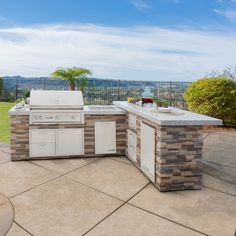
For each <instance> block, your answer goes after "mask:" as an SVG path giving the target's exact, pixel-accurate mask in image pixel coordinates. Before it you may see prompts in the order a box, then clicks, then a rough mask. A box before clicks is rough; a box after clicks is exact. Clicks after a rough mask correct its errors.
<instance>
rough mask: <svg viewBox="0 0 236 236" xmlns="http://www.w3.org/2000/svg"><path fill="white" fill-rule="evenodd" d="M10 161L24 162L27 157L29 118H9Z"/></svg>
mask: <svg viewBox="0 0 236 236" xmlns="http://www.w3.org/2000/svg"><path fill="white" fill-rule="evenodd" d="M10 131H11V144H10V149H11V160H13V161H15V160H25V159H27V158H28V157H29V116H28V115H20V116H15V115H14V116H11V121H10Z"/></svg>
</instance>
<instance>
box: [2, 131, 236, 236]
mask: <svg viewBox="0 0 236 236" xmlns="http://www.w3.org/2000/svg"><path fill="white" fill-rule="evenodd" d="M235 143H236V132H206V133H205V134H204V161H203V163H204V171H205V172H206V173H207V174H206V173H205V174H204V178H203V186H204V187H203V189H202V190H195V191H179V192H166V193H161V192H159V191H158V190H157V189H156V188H155V187H154V186H153V185H152V184H151V183H150V182H149V180H148V179H147V178H146V177H145V176H144V175H143V174H142V173H140V171H139V170H138V169H136V167H134V166H133V164H132V163H131V162H130V161H129V160H128V159H126V158H125V157H117V158H91V159H70V160H45V161H43V160H40V161H28V162H10V156H9V148H8V146H7V145H2V146H0V192H1V193H2V194H0V235H5V234H6V235H7V236H18V235H19V236H21V235H22V236H27V235H43V236H45V235H50V236H51V235H94V236H95V235H96V236H97V235H98V236H100V235H101V236H106V235H107V236H111V235H118V236H122V235H124V236H126V235H135V236H136V235H145V236H148V235H150V236H152V235H181V236H183V235H188V236H189V235H224V236H226V235H230V236H232V235H234V233H235V229H236V181H235V176H236V175H235V171H236V147H235ZM9 228H10V230H9ZM8 230H9V231H8Z"/></svg>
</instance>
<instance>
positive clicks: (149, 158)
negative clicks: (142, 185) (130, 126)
mask: <svg viewBox="0 0 236 236" xmlns="http://www.w3.org/2000/svg"><path fill="white" fill-rule="evenodd" d="M141 169H142V171H143V172H144V173H145V174H146V175H147V176H148V177H149V178H150V180H151V181H152V182H155V128H153V127H151V126H149V125H147V124H145V123H143V122H142V123H141Z"/></svg>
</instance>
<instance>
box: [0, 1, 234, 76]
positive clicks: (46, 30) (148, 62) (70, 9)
mask: <svg viewBox="0 0 236 236" xmlns="http://www.w3.org/2000/svg"><path fill="white" fill-rule="evenodd" d="M73 66H77V67H85V68H88V69H90V70H91V71H92V72H93V77H97V78H107V79H126V80H156V81H157V80H158V81H194V80H197V79H199V78H201V77H203V76H205V75H206V73H208V72H211V71H213V70H217V71H221V70H223V69H225V68H227V67H234V66H236V0H83V1H82V0H50V1H49V0H22V1H19V0H0V75H1V76H7V75H10V76H13V75H21V76H26V77H31V76H48V75H49V74H50V73H52V72H53V71H54V70H55V69H56V68H58V67H73Z"/></svg>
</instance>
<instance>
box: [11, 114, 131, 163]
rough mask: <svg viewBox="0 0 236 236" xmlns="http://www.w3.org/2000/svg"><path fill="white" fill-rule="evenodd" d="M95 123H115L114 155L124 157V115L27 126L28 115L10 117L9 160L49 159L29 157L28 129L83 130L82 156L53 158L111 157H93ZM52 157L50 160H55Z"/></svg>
mask: <svg viewBox="0 0 236 236" xmlns="http://www.w3.org/2000/svg"><path fill="white" fill-rule="evenodd" d="M95 121H116V145H117V152H116V154H114V155H116V156H117V155H125V140H126V128H127V125H126V115H125V114H124V115H85V122H84V124H29V116H28V115H18V116H17V115H11V145H10V149H11V160H12V161H20V160H35V159H49V157H37V158H30V157H29V129H65V128H84V153H85V154H84V155H82V156H74V155H73V156H57V157H55V158H57V159H60V158H78V157H81V158H82V157H86V158H88V157H95V156H96V157H97V156H101V157H102V156H112V155H111V154H109V155H95V138H94V137H95V133H94V124H95ZM55 158H54V157H52V158H51V159H55Z"/></svg>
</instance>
